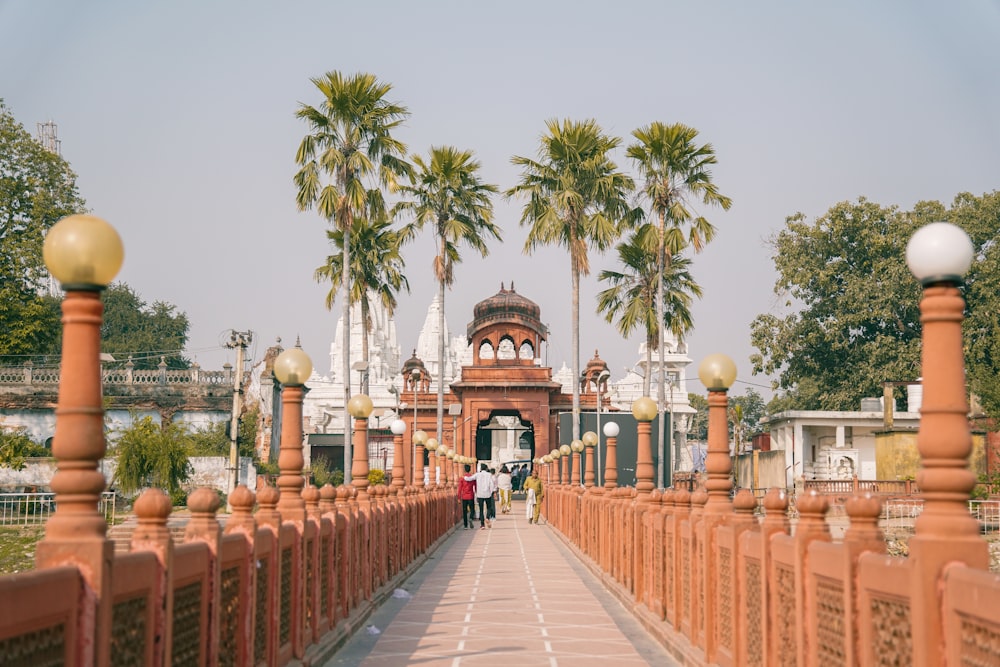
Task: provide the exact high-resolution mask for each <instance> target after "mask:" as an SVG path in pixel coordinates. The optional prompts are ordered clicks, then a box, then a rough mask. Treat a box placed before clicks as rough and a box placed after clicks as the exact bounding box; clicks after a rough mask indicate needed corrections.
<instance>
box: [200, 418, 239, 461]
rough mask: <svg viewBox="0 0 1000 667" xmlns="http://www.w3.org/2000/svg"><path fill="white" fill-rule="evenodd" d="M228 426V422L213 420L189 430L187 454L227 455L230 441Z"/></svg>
mask: <svg viewBox="0 0 1000 667" xmlns="http://www.w3.org/2000/svg"><path fill="white" fill-rule="evenodd" d="M228 426H229V422H213V423H211V424H208V425H206V426H202V427H200V428H196V429H194V430H193V431H190V433H189V437H188V455H190V456H226V457H228V456H229V442H230V441H229V435H228V433H227V431H228V428H227V427H228ZM237 437H238V436H237Z"/></svg>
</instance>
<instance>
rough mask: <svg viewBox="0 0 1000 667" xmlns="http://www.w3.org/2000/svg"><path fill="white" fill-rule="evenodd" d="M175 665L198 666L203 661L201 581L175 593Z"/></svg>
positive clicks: (173, 657)
mask: <svg viewBox="0 0 1000 667" xmlns="http://www.w3.org/2000/svg"><path fill="white" fill-rule="evenodd" d="M173 619H174V641H173V651H172V660H173V664H175V665H178V666H180V665H197V664H198V661H199V660H200V659H201V650H200V649H201V581H200V580H199V581H194V582H192V583H190V584H188V585H187V586H181V587H180V588H178V589H177V590H175V591H174V614H173Z"/></svg>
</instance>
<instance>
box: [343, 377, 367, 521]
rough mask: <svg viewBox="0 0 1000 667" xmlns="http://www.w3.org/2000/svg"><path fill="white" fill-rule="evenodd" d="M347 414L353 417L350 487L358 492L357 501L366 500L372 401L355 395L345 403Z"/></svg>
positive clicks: (362, 395) (364, 396)
mask: <svg viewBox="0 0 1000 667" xmlns="http://www.w3.org/2000/svg"><path fill="white" fill-rule="evenodd" d="M347 412H348V414H350V415H351V416H352V417H354V461H353V462H352V463H351V485H352V486H353V487H354V488H355V489H357V491H358V500H359V501H363V500H367V499H368V417H369V416H371V413H372V399H371V398H369V397H368V395H367V394H355V395H354V396H351V400H350V401H348V402H347Z"/></svg>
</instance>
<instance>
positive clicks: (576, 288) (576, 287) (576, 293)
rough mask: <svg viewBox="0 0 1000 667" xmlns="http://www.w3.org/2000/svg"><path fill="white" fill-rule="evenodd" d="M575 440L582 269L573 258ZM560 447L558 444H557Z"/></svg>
mask: <svg viewBox="0 0 1000 667" xmlns="http://www.w3.org/2000/svg"><path fill="white" fill-rule="evenodd" d="M571 318H572V320H573V440H579V439H580V269H579V265H578V264H577V262H576V257H573V312H572V315H571ZM556 446H558V443H556Z"/></svg>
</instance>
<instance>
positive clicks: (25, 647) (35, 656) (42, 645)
mask: <svg viewBox="0 0 1000 667" xmlns="http://www.w3.org/2000/svg"><path fill="white" fill-rule="evenodd" d="M65 654H66V628H65V627H64V625H63V624H62V623H59V624H58V625H53V626H51V627H48V628H41V629H39V630H34V631H32V632H25V633H24V634H22V635H17V636H16V637H8V638H7V639H3V640H0V656H3V664H4V665H11V667H58V666H59V665H62V664H64V662H65V657H66V656H65Z"/></svg>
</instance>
